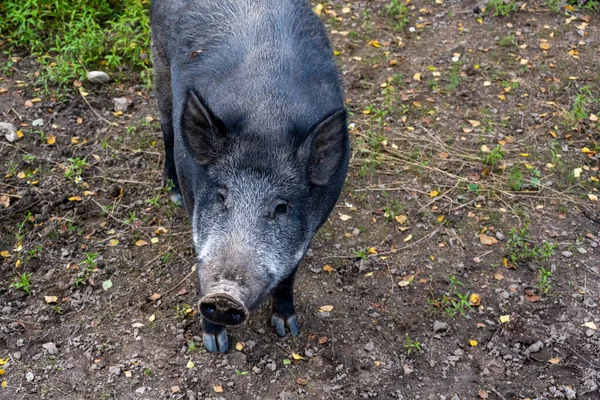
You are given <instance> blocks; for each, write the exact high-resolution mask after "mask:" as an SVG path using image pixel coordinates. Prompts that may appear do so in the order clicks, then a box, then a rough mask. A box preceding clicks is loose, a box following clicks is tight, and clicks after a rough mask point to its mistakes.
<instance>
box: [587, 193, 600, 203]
mask: <svg viewBox="0 0 600 400" xmlns="http://www.w3.org/2000/svg"><path fill="white" fill-rule="evenodd" d="M588 199H590V200H591V201H598V196H596V195H595V194H591V193H590V194H588Z"/></svg>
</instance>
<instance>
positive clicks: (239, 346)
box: [235, 342, 244, 351]
mask: <svg viewBox="0 0 600 400" xmlns="http://www.w3.org/2000/svg"><path fill="white" fill-rule="evenodd" d="M235 349H236V350H237V351H242V350H244V343H242V342H237V343H236V344H235Z"/></svg>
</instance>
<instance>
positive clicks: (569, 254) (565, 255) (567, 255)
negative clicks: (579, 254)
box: [561, 251, 573, 258]
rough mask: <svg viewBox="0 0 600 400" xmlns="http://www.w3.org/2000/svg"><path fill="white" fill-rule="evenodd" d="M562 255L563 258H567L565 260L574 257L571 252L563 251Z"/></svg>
mask: <svg viewBox="0 0 600 400" xmlns="http://www.w3.org/2000/svg"><path fill="white" fill-rule="evenodd" d="M561 254H562V255H563V257H565V258H569V257H572V256H573V253H571V252H570V251H563V252H562V253H561Z"/></svg>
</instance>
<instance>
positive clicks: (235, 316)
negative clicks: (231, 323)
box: [231, 311, 242, 321]
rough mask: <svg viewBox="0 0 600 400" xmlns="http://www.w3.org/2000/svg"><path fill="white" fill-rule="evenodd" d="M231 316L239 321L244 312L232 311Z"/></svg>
mask: <svg viewBox="0 0 600 400" xmlns="http://www.w3.org/2000/svg"><path fill="white" fill-rule="evenodd" d="M231 318H233V319H234V320H236V321H239V320H240V319H241V318H242V314H240V313H239V312H237V311H232V312H231Z"/></svg>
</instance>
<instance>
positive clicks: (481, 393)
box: [477, 389, 489, 399]
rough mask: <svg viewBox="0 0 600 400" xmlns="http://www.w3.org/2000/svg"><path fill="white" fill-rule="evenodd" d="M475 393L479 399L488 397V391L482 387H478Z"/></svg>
mask: <svg viewBox="0 0 600 400" xmlns="http://www.w3.org/2000/svg"><path fill="white" fill-rule="evenodd" d="M477 394H478V395H479V398H481V399H487V398H488V397H489V393H488V392H487V391H486V390H484V389H479V392H478V393H477Z"/></svg>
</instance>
